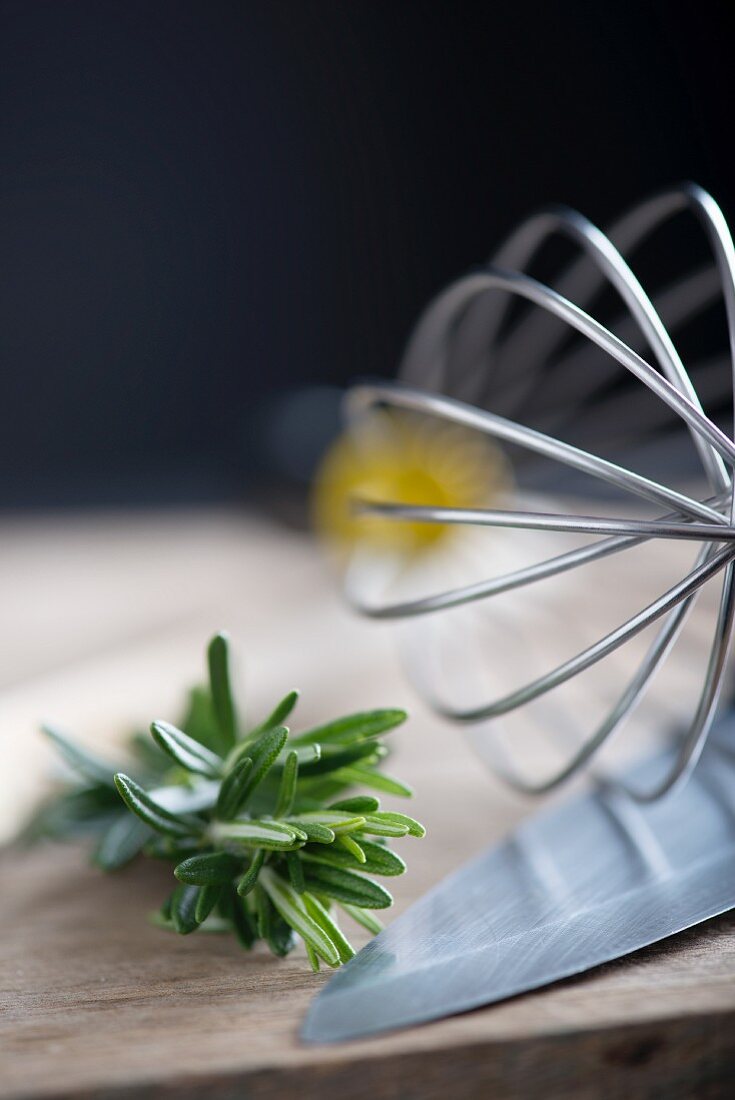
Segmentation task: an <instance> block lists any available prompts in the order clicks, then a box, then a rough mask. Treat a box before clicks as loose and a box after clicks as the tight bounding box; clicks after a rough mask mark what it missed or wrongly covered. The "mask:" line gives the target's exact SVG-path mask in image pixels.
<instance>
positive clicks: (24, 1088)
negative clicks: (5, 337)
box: [0, 513, 735, 1100]
mask: <svg viewBox="0 0 735 1100" xmlns="http://www.w3.org/2000/svg"><path fill="white" fill-rule="evenodd" d="M0 602H2V603H3V606H4V608H5V610H6V616H5V620H4V625H3V628H2V644H3V661H2V662H0V664H2V669H1V670H0V675H1V676H2V678H3V684H2V686H3V688H4V692H3V695H2V699H1V701H0V743H2V752H3V757H2V758H3V761H4V767H3V770H2V775H1V776H0V807H1V808H2V811H1V812H2V816H1V817H0V827H2V828H3V829H4V831H5V834H6V835H8V834H9V833H10V832H11V831H12V829H13V828H14V827H15V824H16V823H17V821H18V820H19V818H20V816H21V815H22V813H23V811H24V808H25V807H26V806H27V805H28V803H29V802H30V801H31V800H32V799H33V798H34V797H35V796H36V794H37V792H38V790H39V789H41V787H42V786H43V783H44V771H45V768H46V767H47V766H48V757H47V756H46V755H45V748H44V746H43V744H42V742H41V741H40V739H39V738H37V737H36V736H35V734H34V728H35V726H36V725H37V723H38V721H39V719H41V718H46V717H53V718H54V719H56V720H57V721H58V722H59V723H60V724H62V725H66V726H68V727H69V728H71V729H74V730H75V732H77V734H78V735H79V736H80V738H83V739H85V740H87V741H89V742H90V743H94V744H96V745H100V744H102V745H103V747H104V745H105V744H106V743H112V742H113V741H114V738H115V736H116V733H117V732H119V731H120V730H121V729H125V728H126V727H127V726H129V724H130V723H131V722H133V721H137V722H144V721H146V720H147V719H149V718H150V717H152V716H156V715H161V716H166V715H169V716H171V715H173V714H175V713H176V709H177V702H178V697H179V690H180V687H181V686H182V685H184V684H186V683H187V682H188V681H189V680H191V679H192V678H196V677H197V676H198V675H199V674H200V672H201V663H202V647H203V642H204V641H205V639H206V638H207V636H208V635H209V634H211V633H212V632H213V631H214V630H216V629H218V628H220V627H222V626H228V627H229V628H230V629H231V630H232V632H233V634H235V635H236V636H238V637H239V638H240V639H242V641H243V648H244V651H245V652H246V654H247V673H246V681H247V683H248V684H251V685H252V698H251V699H249V700H247V701H246V702H247V706H248V708H249V709H251V711H252V713H253V714H259V713H260V712H261V711H262V710H264V709H265V708H266V707H267V706H268V704H269V703H270V702H271V700H272V699H273V698H274V697H276V696H278V694H279V692H280V691H281V689H287V688H289V687H291V686H293V685H294V684H298V685H299V686H301V687H302V688H303V689H304V696H303V705H302V706H301V711H302V714H301V717H302V719H303V721H304V722H305V723H306V722H311V721H315V720H318V719H319V718H323V717H325V716H327V715H330V716H331V715H332V714H333V713H335V712H338V711H341V710H347V709H356V708H358V707H361V706H366V707H367V706H376V705H407V706H408V707H409V708H410V709H411V711H412V712H413V715H414V717H413V720H412V721H411V723H410V724H409V726H407V727H405V729H404V730H402V731H400V732H399V733H398V734H397V735H396V738H395V743H396V748H397V752H396V759H395V762H393V761H392V762H391V769H392V770H394V771H396V772H397V773H398V774H401V775H404V776H405V777H406V778H407V779H409V780H410V781H411V782H412V783H413V784H414V785H415V787H416V788H417V791H418V795H417V798H416V800H415V803H414V809H415V813H416V815H417V816H418V817H420V818H421V819H422V820H424V821H425V823H426V825H427V827H428V830H429V832H428V835H427V837H426V839H425V840H424V841H421V842H419V841H406V842H404V849H407V850H406V851H405V854H406V856H407V859H408V860H409V866H410V873H409V874H408V875H407V876H405V877H404V878H403V879H399V880H396V882H395V894H396V906H395V909H394V910H392V911H391V914H392V913H399V912H400V911H401V910H402V909H403V908H405V906H406V905H407V904H408V903H409V902H410V901H411V900H412V899H413V898H415V897H418V896H419V895H420V894H421V893H422V892H423V891H424V890H425V889H426V888H427V887H428V886H429V885H431V884H432V883H433V882H435V881H437V880H438V879H440V878H441V877H442V876H443V875H444V874H445V873H446V872H447V871H448V870H449V869H450V868H451V867H453V866H454V865H456V863H457V862H459V861H463V860H464V859H466V858H469V857H470V856H471V855H473V854H474V853H475V852H476V851H478V850H480V849H481V848H483V847H485V846H486V845H487V844H489V843H490V842H492V841H493V840H495V839H496V838H498V837H499V836H500V835H501V834H502V833H503V832H504V831H505V830H506V829H507V828H508V827H509V826H510V825H512V824H513V822H514V821H516V820H518V819H519V818H520V816H521V815H522V814H523V813H525V812H526V809H527V807H525V806H524V805H522V804H520V803H519V802H517V801H515V800H513V799H511V798H510V796H508V795H507V794H506V793H505V792H504V791H503V790H502V789H501V788H500V787H498V786H497V785H495V784H494V783H493V782H492V781H490V780H489V779H488V776H487V774H486V773H485V772H484V771H483V770H482V768H481V767H479V766H478V764H477V762H476V760H475V758H474V756H473V754H472V753H471V751H470V749H469V748H468V747H467V746H466V744H465V742H464V740H463V739H462V738H461V737H460V736H459V735H457V734H455V733H452V732H451V731H449V732H448V731H447V730H446V729H445V728H444V727H442V726H441V725H440V724H439V723H437V722H436V721H435V720H433V719H432V718H431V717H430V716H429V715H428V714H427V713H426V712H425V710H424V709H423V708H422V707H421V706H420V705H419V704H418V703H417V702H416V700H415V699H414V698H413V696H412V693H411V691H410V689H409V688H408V687H407V686H406V684H405V682H404V679H403V677H402V675H401V672H400V668H399V667H398V665H397V662H396V659H395V653H394V650H393V638H392V635H391V633H390V632H389V631H387V630H386V629H384V628H381V627H378V626H373V627H371V626H369V625H366V624H365V623H363V622H360V621H358V620H356V619H354V618H353V617H351V616H350V615H349V614H348V613H347V612H346V611H345V610H344V609H343V607H342V604H341V602H340V600H339V599H338V597H337V596H336V594H335V592H334V590H333V586H332V585H331V584H330V582H329V579H328V577H327V575H326V573H325V570H324V567H323V564H322V563H321V561H320V559H319V556H318V554H317V553H316V551H315V550H314V548H313V547H312V546H311V544H310V543H309V542H308V541H307V540H305V539H304V538H302V537H301V536H297V535H291V534H287V533H284V532H282V531H274V530H272V529H269V528H268V527H267V526H265V525H261V524H257V523H255V522H253V521H250V520H247V519H246V518H244V517H238V516H234V515H226V514H225V515H222V514H212V513H199V514H194V515H180V514H179V515H169V516H158V517H152V516H149V517H130V516H117V517H107V518H104V519H89V518H87V519H84V518H79V519H77V520H66V521H65V522H64V523H63V524H62V523H60V522H59V521H52V520H34V521H27V522H24V523H20V522H19V523H9V522H8V523H6V524H5V529H4V530H3V531H0ZM447 746H450V751H448V750H447ZM440 754H441V767H440V768H439V767H437V760H438V759H439V758H440ZM412 812H413V811H412ZM468 822H471V823H472V828H471V829H470V828H469V827H468ZM409 845H410V847H409ZM167 874H168V872H167V870H166V868H163V867H160V866H158V865H151V866H147V865H140V866H135V867H132V868H129V869H127V870H126V871H124V872H122V873H119V874H117V875H113V876H103V875H101V874H99V873H98V872H95V871H93V870H91V869H90V868H89V867H88V866H87V864H86V861H85V853H84V852H83V851H82V850H80V849H77V848H73V847H72V848H61V847H49V848H42V849H38V850H36V851H34V852H31V853H23V854H19V853H17V852H15V851H13V850H12V849H7V850H6V851H4V852H3V853H1V854H0V883H1V884H2V888H1V889H0V929H1V931H0V984H1V986H2V992H1V993H0V1096H1V1097H14V1098H21V1097H24V1098H29V1097H44V1098H51V1097H72V1096H73V1097H89V1098H91V1097H95V1098H103V1097H104V1098H107V1097H110V1098H112V1097H118V1096H119V1097H122V1096H128V1095H135V1096H140V1097H149V1096H150V1097H153V1096H155V1097H159V1096H160V1097H190V1096H191V1097H194V1096H196V1097H210V1096H212V1097H217V1098H219V1100H224V1098H229V1097H248V1098H250V1097H253V1098H261V1097H263V1098H270V1097H291V1096H299V1097H300V1098H309V1097H312V1096H313V1097H317V1096H319V1097H324V1098H329V1097H336V1096H338V1095H342V1096H344V1097H346V1098H347V1097H349V1100H361V1098H363V1097H365V1098H367V1097H372V1098H374V1097H390V1098H396V1100H398V1098H403V1097H413V1096H415V1097H421V1098H433V1097H445V1096H447V1095H449V1096H451V1097H452V1098H453V1100H460V1098H464V1097H488V1098H490V1097H492V1098H494V1100H503V1098H505V1097H508V1098H510V1097H534V1098H535V1097H538V1096H544V1097H547V1098H556V1097H559V1098H562V1097H564V1098H567V1097H597V1096H609V1097H617V1096H624V1095H625V1096H635V1097H638V1096H647V1097H648V1096H650V1097H666V1098H667V1100H668V1098H675V1097H682V1098H684V1097H687V1098H689V1097H693V1096H706V1097H720V1096H722V1097H725V1096H731V1095H733V1083H734V1082H735V918H733V917H732V916H730V917H726V918H721V919H719V920H716V921H713V922H710V923H709V924H708V925H706V926H703V927H701V928H699V929H696V930H693V931H691V932H689V933H686V934H684V935H682V936H678V937H676V938H675V939H672V940H670V941H668V942H667V943H665V944H662V945H658V946H655V947H652V948H649V949H647V950H645V951H642V952H639V953H638V954H637V955H636V956H633V957H629V958H628V959H625V960H622V961H620V962H617V963H614V964H611V965H608V966H605V967H602V968H599V969H598V970H596V971H594V972H592V973H590V974H588V975H586V976H584V977H582V978H579V979H574V980H570V981H567V982H563V983H559V984H558V985H556V986H554V987H552V988H548V989H545V990H542V991H539V992H537V993H533V994H528V995H525V996H523V997H518V998H516V999H514V1000H512V1001H509V1002H506V1003H504V1004H500V1005H496V1006H494V1007H491V1008H488V1009H484V1010H480V1011H477V1012H472V1013H468V1014H466V1015H464V1016H460V1017H456V1018H454V1019H449V1020H444V1021H441V1022H439V1023H436V1024H431V1025H428V1026H424V1027H420V1028H415V1029H411V1030H407V1031H404V1032H401V1033H395V1034H393V1035H389V1036H383V1037H378V1038H375V1039H370V1040H365V1041H362V1042H352V1043H347V1044H342V1045H336V1046H330V1047H306V1046H303V1045H302V1044H301V1043H300V1041H299V1039H298V1027H299V1023H300V1021H301V1019H302V1017H303V1014H304V1011H305V1009H306V1007H307V1005H308V1003H309V1000H310V998H311V996H312V995H313V993H314V991H315V990H316V989H317V988H318V987H319V986H320V984H321V983H322V982H323V981H324V980H325V977H324V976H323V975H319V976H314V975H312V974H311V973H310V971H309V970H308V969H307V968H306V965H305V959H304V957H303V956H302V955H301V954H300V953H299V952H296V953H295V954H294V955H293V956H291V957H290V958H289V959H288V960H285V961H277V960H274V959H273V958H272V957H271V956H269V955H268V954H267V953H265V952H262V951H260V950H256V951H255V952H254V953H253V954H250V955H248V954H244V953H242V952H241V951H240V949H239V948H238V947H237V946H236V945H235V943H234V942H230V940H228V939H227V938H223V937H215V936H208V937H205V936H192V937H176V936H172V935H169V934H167V933H164V932H161V931H159V930H157V929H155V928H153V927H151V926H150V925H148V924H147V923H146V921H145V914H146V912H147V910H148V909H150V908H152V907H154V906H155V905H156V904H157V902H158V901H159V900H160V897H161V894H162V892H163V890H164V889H165V886H164V880H165V879H166V877H167ZM389 916H390V914H389ZM356 940H357V941H358V942H360V941H359V937H356Z"/></svg>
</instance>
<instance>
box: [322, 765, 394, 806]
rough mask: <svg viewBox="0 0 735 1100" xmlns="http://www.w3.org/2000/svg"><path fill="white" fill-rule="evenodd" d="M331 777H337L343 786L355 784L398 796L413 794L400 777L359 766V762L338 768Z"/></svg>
mask: <svg viewBox="0 0 735 1100" xmlns="http://www.w3.org/2000/svg"><path fill="white" fill-rule="evenodd" d="M332 778H333V779H338V780H339V781H340V782H341V783H344V784H345V786H349V785H352V784H355V785H356V786H363V787H371V788H372V789H373V790H375V791H381V792H382V793H383V794H395V795H398V796H399V797H400V798H411V797H412V796H413V789H412V788H411V787H409V786H408V784H407V783H402V782H401V781H400V779H395V778H394V777H393V776H392V775H386V773H385V772H376V771H373V770H372V769H371V768H364V767H360V765H359V764H354V765H351V766H350V767H349V768H340V770H339V771H338V772H333V774H332Z"/></svg>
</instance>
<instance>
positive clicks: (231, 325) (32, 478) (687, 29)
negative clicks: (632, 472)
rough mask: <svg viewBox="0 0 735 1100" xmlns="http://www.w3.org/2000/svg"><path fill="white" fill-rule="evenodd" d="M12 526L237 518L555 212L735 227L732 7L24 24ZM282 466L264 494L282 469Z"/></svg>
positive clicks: (329, 11)
mask: <svg viewBox="0 0 735 1100" xmlns="http://www.w3.org/2000/svg"><path fill="white" fill-rule="evenodd" d="M0 22H1V27H0V89H1V90H0V129H1V133H2V140H0V157H1V158H2V161H1V164H0V197H1V201H0V256H1V257H2V264H3V272H4V278H3V293H2V295H1V296H0V333H1V336H0V341H1V346H2V379H3V385H2V398H1V400H0V506H3V507H6V508H7V507H19V506H29V505H30V506H33V505H49V504H52V505H54V504H55V505H64V504H75V503H90V502H91V503H115V502H118V501H140V502H143V501H165V500H180V499H194V498H211V497H227V496H231V495H235V494H240V493H242V492H244V491H246V490H247V489H248V487H251V486H252V482H253V479H254V477H255V475H254V473H253V471H254V470H256V469H258V468H260V469H261V471H262V467H263V464H264V460H263V457H262V454H261V455H260V456H259V455H258V454H256V452H257V451H258V440H260V439H261V438H262V434H263V416H264V415H265V414H264V412H263V409H264V407H265V406H264V405H263V402H264V401H266V402H267V400H268V398H269V395H270V396H271V397H272V395H273V394H274V393H277V392H282V391H283V390H284V389H285V388H287V387H290V386H303V385H307V384H309V385H310V384H316V383H327V384H337V385H338V384H342V383H344V382H345V381H346V380H347V379H348V378H350V377H351V376H353V375H356V374H357V375H360V374H390V373H391V372H392V371H393V370H394V368H395V365H396V361H397V358H398V356H399V355H400V351H401V348H402V345H403V343H404V341H405V338H406V336H407V333H408V330H409V328H410V325H411V324H412V322H413V320H414V319H415V316H416V314H417V312H418V311H419V310H420V308H421V307H422V306H423V304H424V303H425V302H426V300H427V299H428V297H429V296H430V295H431V294H432V293H433V292H435V291H436V290H437V289H438V288H439V287H440V286H441V285H443V284H444V283H445V282H446V281H447V280H449V279H450V278H451V277H453V276H455V275H456V274H458V273H459V272H461V271H462V270H463V269H465V268H467V267H468V266H470V265H471V264H473V263H475V262H477V261H479V260H481V259H482V258H483V257H484V256H485V255H486V254H487V253H488V252H489V250H490V249H491V247H492V246H493V244H494V243H496V242H497V241H498V239H499V238H500V237H501V236H502V235H503V234H504V233H505V232H506V231H507V230H508V229H510V228H511V227H512V225H513V223H514V221H515V220H516V219H518V218H519V217H521V216H522V215H523V214H524V213H526V212H528V211H529V210H530V209H532V208H533V207H534V206H536V205H539V204H540V203H542V202H548V201H551V200H558V201H565V202H568V203H570V204H572V205H576V206H578V207H580V208H581V209H583V210H584V211H585V212H586V213H587V214H588V215H589V216H591V217H592V218H593V219H594V220H596V221H599V222H604V221H606V220H607V219H608V218H609V217H611V216H612V215H614V214H615V213H616V212H617V211H618V210H619V209H621V208H622V207H624V206H625V205H626V204H628V203H629V202H631V201H633V200H634V199H635V198H636V197H638V196H641V195H643V194H645V193H646V192H647V191H650V190H653V189H655V188H657V187H659V186H661V185H664V184H666V183H670V182H674V181H676V180H678V179H680V178H684V177H690V178H695V179H697V180H698V181H699V182H701V183H703V184H704V185H705V186H707V187H708V188H710V189H711V190H712V191H713V192H714V194H715V195H716V196H717V197H718V198H719V200H720V201H721V203H722V204H723V205H724V207H725V210H726V212H728V213H729V214H731V215H732V214H735V201H734V200H735V164H734V163H733V156H732V152H731V150H732V140H733V139H732V119H731V110H732V105H733V102H735V97H733V90H734V89H733V78H732V66H731V60H730V49H731V45H732V41H733V29H734V27H733V23H734V20H733V5H732V4H731V3H729V2H727V0H723V3H721V4H717V3H698V4H696V5H691V4H688V5H687V6H686V7H684V6H682V7H679V6H678V5H677V4H675V3H672V2H661V3H655V2H646V0H636V2H630V0H616V2H615V3H614V4H613V3H608V2H602V0H600V2H596V3H595V2H587V3H582V2H579V3H524V2H516V3H503V4H501V3H494V2H490V0H488V2H486V3H484V4H469V3H460V2H447V3H440V4H436V3H430V2H425V0H424V2H421V0H419V2H403V3H402V2H400V0H390V2H377V0H337V2H333V0H319V2H314V0H290V2H283V0H270V2H267V3H262V2H247V0H240V2H230V0H199V2H197V3H191V2H187V0H177V2H167V0H145V2H138V0H127V2H121V3H115V2H112V0H90V2H87V3H78V2H72V0H55V2H51V3H41V2H32V0H2V2H0ZM258 460H259V461H260V467H259V465H258Z"/></svg>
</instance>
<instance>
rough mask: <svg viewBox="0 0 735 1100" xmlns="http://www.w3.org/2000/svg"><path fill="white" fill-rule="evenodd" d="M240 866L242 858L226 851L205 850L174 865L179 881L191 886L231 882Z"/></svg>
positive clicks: (217, 884)
mask: <svg viewBox="0 0 735 1100" xmlns="http://www.w3.org/2000/svg"><path fill="white" fill-rule="evenodd" d="M241 868H242V860H241V859H237V858H236V857H235V856H231V855H229V854H228V853H227V852H206V853H203V854H202V855H198V856H190V857H189V858H188V859H185V860H183V861H182V862H181V863H179V864H177V866H176V867H174V874H175V875H176V878H177V879H178V880H179V882H186V883H189V884H190V885H192V886H222V885H224V884H225V883H227V882H232V880H233V878H234V877H235V875H236V874H237V873H238V872H239V871H240V870H241Z"/></svg>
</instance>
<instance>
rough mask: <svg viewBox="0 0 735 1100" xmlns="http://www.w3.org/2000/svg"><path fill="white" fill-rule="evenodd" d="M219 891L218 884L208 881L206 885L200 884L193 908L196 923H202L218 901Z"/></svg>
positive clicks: (220, 889)
mask: <svg viewBox="0 0 735 1100" xmlns="http://www.w3.org/2000/svg"><path fill="white" fill-rule="evenodd" d="M221 893H222V887H221V886H220V885H219V884H214V883H210V884H209V885H208V886H202V888H201V890H200V891H199V897H198V898H197V903H196V907H195V909H194V919H195V920H196V922H197V924H202V923H203V922H204V921H205V920H206V919H207V917H208V916H209V914H210V913H211V912H212V910H213V909H214V907H215V905H216V904H217V902H218V901H219V897H220V894H221ZM225 927H227V926H226V925H225Z"/></svg>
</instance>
